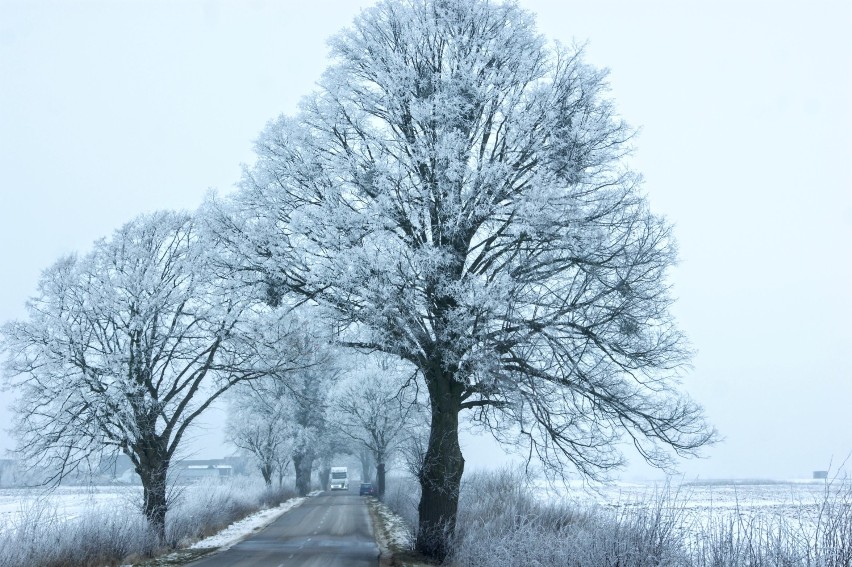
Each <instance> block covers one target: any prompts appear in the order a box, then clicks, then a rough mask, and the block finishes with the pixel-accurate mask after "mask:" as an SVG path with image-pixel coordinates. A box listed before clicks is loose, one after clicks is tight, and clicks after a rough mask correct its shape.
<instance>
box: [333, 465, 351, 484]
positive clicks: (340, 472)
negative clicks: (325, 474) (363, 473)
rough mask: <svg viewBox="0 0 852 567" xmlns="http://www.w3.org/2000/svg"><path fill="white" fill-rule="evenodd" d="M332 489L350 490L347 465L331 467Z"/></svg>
mask: <svg viewBox="0 0 852 567" xmlns="http://www.w3.org/2000/svg"><path fill="white" fill-rule="evenodd" d="M331 489H332V490H349V471H348V470H347V469H346V467H331Z"/></svg>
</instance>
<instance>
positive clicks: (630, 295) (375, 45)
mask: <svg viewBox="0 0 852 567" xmlns="http://www.w3.org/2000/svg"><path fill="white" fill-rule="evenodd" d="M331 46H332V54H333V56H334V58H335V60H334V64H333V65H332V66H331V67H330V68H329V69H328V70H327V71H326V73H325V75H324V77H323V79H322V81H321V83H320V86H319V90H318V92H317V93H315V94H314V95H312V96H310V97H309V98H307V99H306V100H305V101H304V102H303V105H302V110H301V112H300V113H299V114H298V115H296V116H292V117H281V118H279V119H277V120H275V121H273V122H271V123H270V124H269V125H268V127H267V128H266V130H265V131H264V132H263V133H262V134H261V136H260V137H259V139H258V142H257V149H256V151H257V154H258V158H257V162H256V164H255V165H254V166H253V167H252V168H251V169H249V170H248V171H247V172H246V175H245V177H244V180H243V182H242V186H241V191H240V192H239V195H238V196H237V198H236V201H235V206H236V208H237V209H238V214H236V215H235V217H234V218H233V219H231V220H230V221H229V222H230V227H229V228H230V230H229V232H228V234H227V236H225V238H227V239H228V240H229V241H230V243H231V244H232V245H233V247H234V249H235V250H238V251H239V252H240V254H241V255H242V256H244V258H245V262H246V263H245V265H244V266H243V267H244V268H246V269H254V270H255V271H256V273H257V274H260V275H262V277H263V278H266V281H267V282H268V283H269V286H270V288H269V289H274V290H279V293H285V292H287V293H294V294H297V295H301V296H302V297H304V298H307V299H310V300H312V301H316V302H318V303H320V304H322V305H324V306H327V307H331V308H333V309H334V310H336V312H337V314H338V317H339V323H340V324H341V325H342V326H343V328H344V331H343V332H342V334H341V340H342V341H344V342H347V343H348V344H350V345H351V346H355V347H362V348H365V349H377V350H380V351H384V352H387V353H391V354H394V355H397V356H400V357H402V358H403V359H406V360H407V361H409V362H411V363H412V364H414V365H415V366H416V367H417V368H418V369H419V371H420V373H421V374H422V378H423V380H424V381H425V386H426V388H427V390H428V393H429V396H430V404H431V415H432V420H431V434H430V439H429V443H428V447H427V453H426V455H425V459H424V466H423V468H422V472H421V477H420V481H421V484H422V488H423V493H422V494H423V496H422V500H421V503H420V524H419V530H418V541H417V546H418V548H419V549H420V550H421V551H423V552H425V553H426V554H428V555H431V556H433V557H437V558H441V557H443V556H444V555H445V554H446V552H447V547H446V545H447V536H446V534H448V533H451V532H452V528H453V526H454V522H455V516H456V509H457V502H458V486H459V482H460V480H461V476H462V472H463V467H464V459H463V457H462V454H461V450H460V448H459V444H458V425H459V414H460V412H462V411H463V410H471V412H472V414H473V415H472V417H473V418H474V419H476V420H478V421H479V422H481V423H483V424H485V425H486V426H488V427H490V428H491V429H492V431H494V433H495V435H496V436H497V437H498V439H500V440H501V441H504V442H506V443H510V444H515V445H518V446H522V447H525V451H527V452H528V453H529V455H531V456H535V457H538V458H540V459H541V460H542V461H543V462H544V463H545V464H546V465H548V466H549V467H550V469H551V470H553V471H555V472H557V473H562V472H564V471H566V470H568V469H578V470H579V471H581V472H582V473H584V474H587V475H592V476H602V475H605V474H606V472H607V471H609V470H611V469H613V468H614V467H617V466H619V465H620V464H622V462H623V458H622V455H621V454H620V453H619V451H618V449H617V446H618V441H619V440H621V439H623V438H625V437H626V438H628V439H629V440H631V441H632V442H633V443H634V444H635V446H636V447H637V448H638V450H639V452H640V453H641V454H642V455H643V456H644V457H645V458H646V459H647V460H648V461H649V462H651V463H653V464H655V465H659V466H666V465H668V464H670V459H671V458H672V456H673V453H674V454H678V455H685V454H686V455H688V454H692V453H694V451H695V450H696V449H698V448H699V447H701V446H702V445H704V444H705V443H707V442H709V441H711V440H712V438H713V432H712V429H711V428H709V427H708V426H707V425H706V424H705V422H704V419H703V416H702V411H701V408H700V407H698V406H697V405H696V404H695V403H693V402H692V401H691V400H689V399H688V398H687V397H685V396H684V395H683V394H681V393H680V392H679V391H678V390H677V389H676V386H677V379H678V374H679V371H680V369H681V368H682V367H683V366H684V365H685V364H686V363H687V362H688V358H689V350H688V347H687V345H686V343H685V340H684V338H683V336H682V335H681V333H680V331H679V330H678V329H677V328H676V326H675V324H674V322H673V320H672V317H671V315H670V313H669V307H670V304H671V297H670V295H669V293H668V288H667V284H666V270H667V269H668V268H669V266H671V265H672V264H673V263H674V261H675V245H674V243H673V240H672V236H671V231H670V226H669V225H668V224H667V223H666V222H665V221H664V220H663V219H662V218H660V217H658V216H655V215H653V214H652V213H651V212H650V211H649V209H648V204H647V202H646V200H645V198H644V197H643V195H642V193H641V191H640V187H639V177H638V176H637V175H636V174H634V173H633V172H631V171H629V170H628V169H627V168H626V165H625V162H624V160H623V158H624V156H625V155H626V154H627V153H628V151H629V149H630V148H629V140H630V137H631V134H632V132H631V131H630V129H629V128H628V127H627V126H626V125H625V124H624V123H623V122H622V121H621V120H620V119H619V118H618V117H617V116H616V114H615V111H614V109H613V105H612V103H611V102H610V101H609V100H608V99H607V98H606V91H607V84H606V81H605V72H603V71H601V70H598V69H595V68H593V67H591V66H589V65H587V64H585V63H584V62H583V60H582V53H581V52H579V51H578V50H573V49H566V48H563V47H559V46H556V47H553V46H551V45H550V44H549V43H547V42H546V41H545V40H544V39H543V38H542V37H541V36H539V35H538V34H537V33H536V31H535V27H534V22H533V18H532V16H531V15H530V14H529V13H527V12H525V11H524V10H522V9H520V8H519V7H518V6H517V5H515V4H512V3H505V4H503V3H497V2H485V1H482V0H407V1H401V2H391V1H386V2H383V3H381V4H379V5H378V6H376V7H375V8H372V9H370V10H366V11H364V12H363V13H362V14H361V15H360V16H359V17H358V18H357V19H356V21H355V22H354V24H353V26H352V27H351V28H350V29H347V30H345V31H344V32H342V33H341V34H340V35H338V36H337V37H336V38H335V39H334V40H333V41H332V43H331ZM447 528H449V529H447Z"/></svg>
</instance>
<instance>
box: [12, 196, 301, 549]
mask: <svg viewBox="0 0 852 567" xmlns="http://www.w3.org/2000/svg"><path fill="white" fill-rule="evenodd" d="M196 224H197V222H196V220H195V219H194V218H193V217H192V216H190V215H186V214H179V213H167V212H164V213H157V214H153V215H149V216H143V217H140V218H138V219H136V220H134V221H132V222H130V223H128V224H126V225H125V226H123V227H122V228H121V229H119V230H118V231H116V232H115V234H114V235H113V236H112V237H111V238H109V239H103V240H99V241H98V242H96V243H95V245H94V248H93V249H92V251H91V252H89V253H88V254H86V255H85V256H82V257H76V256H69V257H66V258H63V259H61V260H60V261H58V262H57V263H56V264H54V265H53V266H52V267H50V268H49V269H47V270H46V271H45V272H44V273H43V275H42V278H41V281H40V282H39V287H38V293H37V295H36V296H35V297H33V298H32V299H31V300H30V302H29V303H28V305H27V309H28V318H27V319H26V320H23V321H14V322H11V323H8V324H6V325H5V326H4V327H3V328H2V335H0V336H2V344H0V347H2V348H0V350H2V351H3V352H4V353H5V355H6V357H5V358H6V360H5V366H4V377H5V380H6V383H7V385H8V386H10V387H11V388H12V389H14V390H15V391H16V392H17V393H18V396H17V398H18V400H19V401H18V404H17V406H16V408H15V412H16V423H15V435H16V436H17V439H18V450H19V452H20V453H21V454H22V456H23V457H24V458H26V459H27V460H28V461H29V462H30V463H31V464H32V465H33V466H38V467H41V468H43V469H44V470H48V471H52V473H53V475H52V478H51V480H54V481H59V480H61V479H62V478H63V477H65V476H66V475H68V474H70V473H72V472H74V471H78V470H81V469H83V468H85V467H87V466H89V465H91V464H92V461H94V463H95V464H96V463H97V462H98V461H99V460H101V459H103V458H108V457H109V456H110V455H114V454H116V453H123V454H125V455H127V456H128V457H129V458H130V460H131V461H132V463H133V465H134V467H135V470H136V472H137V473H138V475H139V478H140V479H141V481H142V486H143V498H144V502H143V511H144V513H145V516H146V517H147V519H148V521H149V524H150V525H151V527H152V528H153V530H154V531H155V533H156V534H157V535H158V536H159V537H160V539H161V540H163V539H164V537H165V516H166V512H167V509H168V500H167V494H166V487H167V475H168V470H169V465H170V463H171V461H172V459H173V458H174V457H175V455H176V452H177V451H178V449H179V447H180V446H181V442H182V440H183V439H184V437H185V436H186V434H187V431H188V430H189V428H190V426H191V425H192V424H193V422H194V421H195V420H196V419H197V418H198V416H200V415H201V414H202V413H203V412H204V411H205V409H207V408H208V407H209V406H210V404H212V403H213V402H214V401H215V400H216V399H217V398H219V397H220V396H221V395H222V394H223V393H224V392H226V391H227V390H228V389H229V388H231V387H232V386H233V385H234V384H236V383H238V382H239V381H242V380H248V379H252V378H255V377H257V376H260V375H266V374H269V373H275V372H279V371H282V370H289V369H292V368H293V367H295V366H296V365H297V364H298V363H297V362H296V358H297V357H298V349H294V348H289V346H288V345H289V343H288V340H287V337H286V336H284V335H283V334H282V333H281V329H282V328H283V327H282V325H280V324H272V320H278V319H280V317H281V315H280V314H278V313H268V314H267V313H264V310H265V311H270V310H268V309H265V308H263V309H260V310H257V309H254V308H253V306H254V305H255V304H254V302H252V301H251V298H250V297H247V296H245V294H239V293H233V291H232V290H231V289H229V287H228V280H225V279H222V278H218V277H216V276H215V275H214V274H213V272H212V271H211V270H210V266H209V262H208V256H207V251H208V246H207V245H206V244H205V243H204V242H203V241H202V240H201V239H200V238H199V231H198V229H197V226H196ZM267 315H268V316H267ZM271 329H275V330H276V332H272V331H271ZM270 345H274V347H275V348H274V353H275V356H270V352H271V351H270V349H269V347H270Z"/></svg>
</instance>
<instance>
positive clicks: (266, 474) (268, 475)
mask: <svg viewBox="0 0 852 567" xmlns="http://www.w3.org/2000/svg"><path fill="white" fill-rule="evenodd" d="M272 468H273V466H272V465H271V464H269V463H265V464H263V465H261V466H260V474H262V475H263V482H265V483H266V486H267V487H270V486H272Z"/></svg>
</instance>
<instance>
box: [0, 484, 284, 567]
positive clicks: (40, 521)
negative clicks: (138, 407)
mask: <svg viewBox="0 0 852 567" xmlns="http://www.w3.org/2000/svg"><path fill="white" fill-rule="evenodd" d="M292 496H293V492H292V491H290V490H281V489H268V488H267V487H266V485H265V484H264V483H263V482H260V481H255V480H253V479H245V478H233V479H229V480H227V481H212V482H206V483H203V484H198V485H192V486H186V487H181V490H180V491H179V493H178V495H177V497H176V500H175V502H174V504H173V506H172V508H171V509H170V510H169V512H168V514H167V516H166V534H167V537H166V546H167V547H170V548H173V547H181V546H183V545H188V544H190V543H192V542H194V541H195V540H197V539H200V538H202V537H205V536H207V535H210V534H212V533H215V532H217V531H218V530H220V529H223V528H225V527H227V526H228V525H229V524H231V523H232V522H235V521H237V520H239V519H242V518H243V517H245V516H247V515H249V514H251V513H252V512H254V511H256V510H258V509H261V508H266V507H270V506H277V505H278V504H279V503H281V502H283V501H284V500H287V499H288V498H290V497H292ZM159 551H161V550H160V549H159V545H158V543H157V536H156V534H154V533H153V532H152V531H151V529H150V527H149V525H148V522H147V521H146V520H145V517H144V515H143V514H142V512H141V509H140V508H139V507H138V506H135V505H132V504H130V503H129V502H126V503H124V504H123V505H119V506H116V505H111V506H107V505H100V506H93V507H92V508H89V509H87V510H86V511H85V512H84V513H82V514H80V515H79V516H77V517H74V518H66V517H63V516H62V515H61V514H60V512H59V510H58V509H57V508H56V506H55V505H52V504H50V503H49V502H47V501H46V500H38V501H36V503H35V504H32V505H30V506H28V507H27V508H26V509H24V510H22V513H21V514H20V515H19V516H18V519H17V521H16V522H15V523H14V524H13V525H12V526H8V527H7V528H6V529H4V530H2V531H0V567H33V566H36V565H37V566H39V567H70V566H75V567H103V566H105V565H118V564H119V563H121V562H122V560H123V559H125V558H128V557H150V556H152V555H155V554H156V553H157V552H159Z"/></svg>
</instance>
